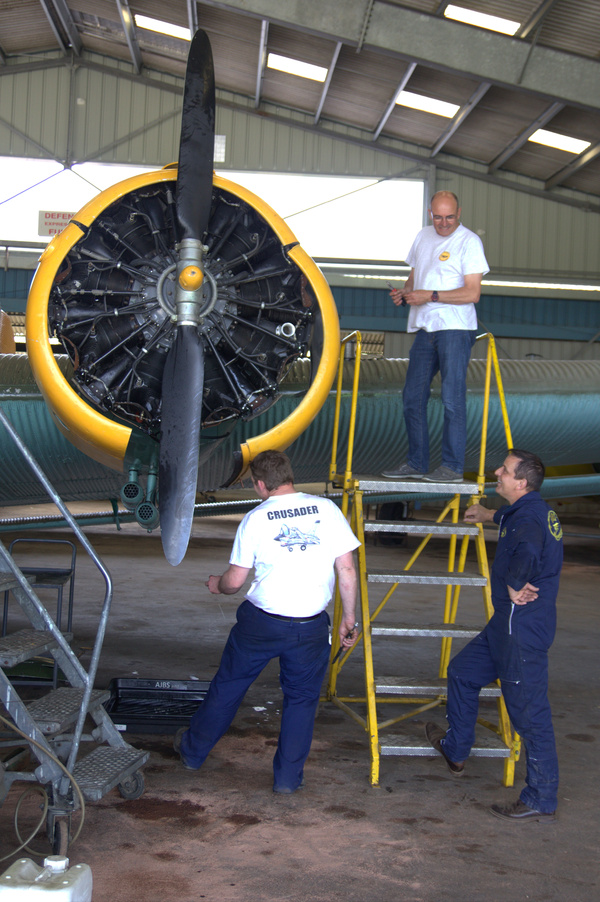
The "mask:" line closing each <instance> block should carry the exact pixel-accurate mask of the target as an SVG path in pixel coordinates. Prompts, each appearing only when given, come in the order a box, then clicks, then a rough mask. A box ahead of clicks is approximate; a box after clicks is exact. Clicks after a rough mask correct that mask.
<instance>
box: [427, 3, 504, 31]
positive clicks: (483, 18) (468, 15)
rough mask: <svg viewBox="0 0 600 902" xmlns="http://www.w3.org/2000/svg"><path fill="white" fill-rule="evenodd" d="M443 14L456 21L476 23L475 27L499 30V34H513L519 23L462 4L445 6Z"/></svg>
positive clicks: (467, 23) (468, 23)
mask: <svg viewBox="0 0 600 902" xmlns="http://www.w3.org/2000/svg"><path fill="white" fill-rule="evenodd" d="M444 16H445V17H446V18H447V19H454V20H455V21H456V22H464V23H465V24H466V25H476V26H477V28H487V30H488V31H499V32H500V34H515V32H516V31H517V30H518V29H519V27H520V25H521V23H520V22H514V21H513V20H512V19H502V18H500V16H490V15H488V14H487V13H478V12H475V10H474V9H465V7H464V6H455V5H454V4H453V3H450V4H449V5H448V6H447V7H446V9H445V10H444Z"/></svg>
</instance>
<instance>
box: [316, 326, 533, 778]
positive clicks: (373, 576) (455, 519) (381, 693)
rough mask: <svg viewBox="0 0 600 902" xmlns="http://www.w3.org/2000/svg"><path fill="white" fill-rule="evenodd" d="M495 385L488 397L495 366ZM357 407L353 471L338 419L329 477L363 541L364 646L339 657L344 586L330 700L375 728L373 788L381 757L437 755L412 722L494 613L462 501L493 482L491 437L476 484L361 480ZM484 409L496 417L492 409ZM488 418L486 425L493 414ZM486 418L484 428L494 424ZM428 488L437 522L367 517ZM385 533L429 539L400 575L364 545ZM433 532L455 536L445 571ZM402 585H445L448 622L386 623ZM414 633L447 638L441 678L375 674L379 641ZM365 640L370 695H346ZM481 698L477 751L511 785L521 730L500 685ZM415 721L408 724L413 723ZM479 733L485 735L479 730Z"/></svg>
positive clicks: (479, 530) (438, 700)
mask: <svg viewBox="0 0 600 902" xmlns="http://www.w3.org/2000/svg"><path fill="white" fill-rule="evenodd" d="M355 336H358V340H357V355H356V357H357V361H360V335H359V333H354V334H353V335H351V336H348V339H351V338H354V337H355ZM486 337H487V336H486ZM489 338H491V336H489ZM346 340H347V339H346ZM492 342H493V339H492ZM494 353H495V351H494ZM341 359H342V355H340V375H339V377H338V397H339V395H340V394H341ZM496 364H497V360H496ZM491 366H492V361H491V360H489V361H488V370H491ZM497 379H498V381H499V380H500V377H499V372H497ZM354 383H355V384H354V389H355V394H356V395H357V386H358V376H357V375H356V369H355V377H354ZM486 391H487V394H489V372H488V379H487V384H486ZM486 409H487V407H486ZM338 414H339V404H338V409H337V410H336V417H337V415H338ZM355 414H356V411H355V410H353V412H352V415H351V417H350V424H349V437H348V452H347V454H348V456H347V462H346V470H345V472H344V473H343V474H341V473H338V472H337V462H336V450H337V441H338V433H337V429H338V425H337V419H336V422H335V425H334V437H333V452H332V461H331V467H330V480H331V483H332V485H333V486H334V487H337V488H341V489H342V493H343V494H342V510H343V511H344V513H345V514H346V515H347V516H348V517H349V520H350V524H351V526H352V529H353V530H354V532H355V534H356V536H357V538H358V539H359V541H360V543H361V544H360V547H359V548H358V549H357V558H358V571H359V594H360V607H361V616H362V630H361V634H360V636H359V641H358V642H357V643H356V645H355V646H354V647H353V648H352V649H350V651H349V652H347V653H345V654H344V655H342V656H338V655H337V652H338V650H339V639H338V629H339V623H340V621H341V616H342V610H341V602H340V599H339V594H338V593H336V599H335V609H334V620H333V642H332V658H331V665H330V672H329V681H328V686H327V694H326V698H327V700H329V701H331V702H333V703H334V704H336V705H337V706H338V707H339V708H341V709H342V710H344V711H345V712H346V713H348V714H349V715H350V716H351V717H352V718H353V719H354V720H355V721H357V722H358V723H359V724H360V725H361V726H363V727H364V729H365V731H366V732H367V734H368V737H369V745H370V757H371V770H370V780H371V784H372V785H377V784H378V782H379V767H380V757H381V756H391V755H420V756H433V755H435V754H436V752H435V751H434V750H433V749H432V748H431V745H430V744H429V743H428V742H427V741H426V740H425V737H424V735H423V736H416V735H415V730H414V724H412V725H411V724H410V721H411V720H412V719H414V718H415V717H416V716H418V715H420V714H423V713H425V712H426V711H428V710H430V709H433V708H436V707H440V706H444V705H445V703H446V699H447V687H446V672H447V668H448V663H449V661H450V656H451V649H452V640H453V639H456V638H461V639H471V638H473V637H475V636H476V635H477V634H478V633H479V632H480V630H481V628H483V626H484V624H485V622H487V620H489V618H490V617H491V615H492V613H493V608H492V600H491V590H490V583H489V567H488V561H487V553H486V548H485V540H484V535H483V526H482V525H481V524H465V523H464V522H459V516H460V503H461V499H465V498H466V499H470V500H472V501H478V500H480V498H481V497H482V495H483V491H484V487H485V476H484V460H485V441H484V437H483V436H482V454H481V464H480V473H479V476H478V478H477V481H472V482H460V483H433V482H426V481H424V480H415V479H410V480H405V481H400V480H399V481H395V480H393V479H384V478H382V477H374V476H357V477H355V476H353V474H352V469H351V459H352V443H353V434H354V416H355ZM485 416H486V417H487V413H486V415H485ZM485 422H487V420H486V419H485ZM485 422H484V429H483V430H482V431H483V432H484V431H485ZM505 426H506V429H507V443H508V447H510V446H511V442H510V436H509V432H508V421H507V420H506V421H505ZM425 494H426V495H427V497H431V496H433V497H434V498H435V497H436V496H438V497H439V499H440V500H443V501H444V502H445V504H444V507H443V510H442V512H441V514H440V515H439V517H438V518H437V521H436V522H435V523H432V522H430V521H420V520H406V519H405V520H401V521H391V520H371V519H368V518H365V510H364V501H365V500H366V501H368V500H369V499H373V498H377V499H379V500H381V498H388V497H389V498H393V499H397V498H402V499H405V500H406V499H409V500H410V499H412V500H417V499H419V496H420V497H421V498H423V496H424V495H425ZM378 533H379V534H393V533H401V534H408V535H414V536H416V537H417V538H420V539H421V541H420V543H419V544H418V547H417V548H416V550H415V551H414V553H413V554H411V556H410V557H409V559H408V561H407V562H406V563H405V565H404V567H403V568H401V569H399V570H398V571H397V572H387V571H386V572H379V571H376V570H372V569H370V568H369V567H368V565H367V559H366V544H365V536H366V535H367V534H378ZM433 537H436V538H446V539H448V566H447V569H446V570H444V571H440V572H435V571H434V570H432V569H431V568H430V567H429V565H428V564H426V569H423V560H424V556H423V557H421V555H423V552H424V551H425V549H426V547H427V545H428V543H429V541H430V539H431V538H433ZM471 541H474V543H475V548H476V553H477V569H476V570H475V571H473V572H469V571H468V570H467V569H466V561H467V551H468V548H469V543H470V542H471ZM419 559H420V561H421V567H422V569H421V570H417V569H413V564H415V562H416V561H417V560H419ZM374 584H388V585H389V586H390V588H389V590H388V591H387V593H386V594H385V596H384V597H383V599H382V600H381V601H380V602H379V603H378V604H377V605H376V606H375V607H374V609H371V604H370V600H369V586H373V585H374ZM403 586H406V587H407V588H408V587H410V590H409V591H412V592H415V593H416V592H418V587H419V586H440V587H444V590H445V597H444V604H443V611H442V612H441V616H440V618H439V621H438V622H435V623H417V624H416V625H415V624H414V623H411V624H396V623H394V624H393V625H389V624H388V625H382V623H381V621H380V620H379V617H380V614H381V613H382V611H384V610H385V609H386V605H387V604H388V602H389V600H390V599H391V597H392V595H393V594H394V592H395V591H396V589H398V588H399V587H400V588H401V587H403ZM467 586H470V587H480V588H481V590H482V595H483V614H484V617H482V621H481V623H479V624H477V626H476V627H472V626H464V625H461V624H459V623H457V614H458V603H459V597H460V591H461V588H462V587H467ZM417 600H418V599H417ZM396 616H397V615H396ZM407 637H412V638H414V637H419V638H422V639H423V640H437V641H438V642H439V643H440V659H439V672H438V675H437V677H434V678H432V679H429V678H428V679H425V680H416V679H414V678H412V677H408V678H402V677H393V676H377V677H376V676H375V668H374V657H375V652H374V645H376V647H377V649H379V648H380V643H381V642H387V641H390V640H393V641H400V640H402V639H405V638H407ZM359 647H362V650H363V658H364V674H365V695H364V697H361V698H357V697H356V696H346V697H344V696H342V695H340V694H339V693H338V685H337V684H338V677H339V674H340V671H341V669H342V668H343V666H344V665H345V664H346V662H347V661H348V659H349V658H350V657H351V655H352V654H353V653H354V652H355V649H357V648H359ZM399 657H400V656H399ZM481 698H483V699H491V700H493V701H495V703H496V709H497V722H490V721H489V720H488V719H487V718H486V717H484V716H483V715H482V714H481V709H480V717H479V719H478V728H477V736H476V744H475V747H474V748H473V750H472V752H471V754H472V755H473V756H475V757H493V758H502V759H503V760H504V784H505V785H506V786H511V785H512V784H513V781H514V767H515V762H516V761H517V760H518V757H519V753H520V739H519V736H518V735H517V734H516V733H515V732H514V730H513V729H512V727H511V724H510V720H509V718H508V714H507V712H506V706H505V703H504V699H503V698H502V693H501V689H500V685H499V683H498V684H493V685H491V686H489V687H486V688H485V689H484V690H483V691H482V693H481ZM394 704H399V705H404V706H406V707H405V712H406V708H408V709H409V710H408V712H407V713H402V714H399V715H396V716H393V717H391V718H387V719H382V718H380V716H379V712H380V711H381V709H382V708H383V707H384V706H387V707H388V710H389V705H394ZM357 705H358V706H360V707H359V710H358V711H357V710H356V706H357ZM365 707H366V716H363V715H362V714H361V713H360V708H363V709H364V708H365ZM400 723H402V724H403V729H402V731H401V733H399V734H398V735H388V733H387V730H388V728H389V727H396V726H397V725H398V724H400ZM407 726H408V727H409V729H406V727H407ZM411 726H412V727H413V730H412V731H411V729H410V727H411ZM421 732H422V727H421ZM480 733H481V734H483V735H480Z"/></svg>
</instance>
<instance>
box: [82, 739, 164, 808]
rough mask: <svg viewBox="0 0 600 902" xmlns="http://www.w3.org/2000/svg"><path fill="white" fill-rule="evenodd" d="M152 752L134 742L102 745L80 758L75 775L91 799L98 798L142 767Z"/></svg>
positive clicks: (95, 800)
mask: <svg viewBox="0 0 600 902" xmlns="http://www.w3.org/2000/svg"><path fill="white" fill-rule="evenodd" d="M149 757H150V753H149V752H143V751H140V750H139V749H134V748H132V747H131V746H125V747H119V748H113V747H110V746H99V747H98V748H96V749H94V751H93V752H90V753H89V755H86V756H85V758H82V759H81V760H79V761H77V763H76V764H75V767H74V768H73V776H74V778H75V780H76V782H77V784H78V785H79V788H80V789H81V792H82V794H83V797H84V798H85V799H87V801H88V802H98V801H99V800H100V799H101V798H102V797H103V796H105V795H106V793H107V792H110V790H111V789H114V787H115V786H117V785H118V784H119V783H122V782H123V781H124V780H125V779H126V777H129V776H130V775H131V774H133V773H135V771H137V770H139V768H140V767H142V766H143V765H144V764H145V763H146V761H147V760H148V758H149Z"/></svg>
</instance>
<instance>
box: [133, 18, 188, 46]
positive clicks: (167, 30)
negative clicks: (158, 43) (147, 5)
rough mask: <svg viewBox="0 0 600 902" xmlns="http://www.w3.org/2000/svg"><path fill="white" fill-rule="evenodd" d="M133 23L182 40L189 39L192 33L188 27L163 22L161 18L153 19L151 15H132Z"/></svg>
mask: <svg viewBox="0 0 600 902" xmlns="http://www.w3.org/2000/svg"><path fill="white" fill-rule="evenodd" d="M134 19H135V24H136V25H137V26H139V28H145V29H146V30H147V31H156V32H157V33H158V34H168V35H169V37H172V38H179V39H180V40H182V41H191V39H192V35H191V32H190V30H189V28H182V27H181V26H180V25H172V24H171V22H163V21H162V20H161V19H153V18H152V17H151V16H139V15H138V14H137V13H136V14H135V16H134Z"/></svg>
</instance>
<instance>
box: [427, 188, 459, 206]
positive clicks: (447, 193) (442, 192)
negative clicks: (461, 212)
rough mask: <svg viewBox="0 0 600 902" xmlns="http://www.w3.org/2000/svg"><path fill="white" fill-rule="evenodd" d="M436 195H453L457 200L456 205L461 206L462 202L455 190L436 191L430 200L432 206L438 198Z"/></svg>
mask: <svg viewBox="0 0 600 902" xmlns="http://www.w3.org/2000/svg"><path fill="white" fill-rule="evenodd" d="M436 197H453V198H454V200H455V201H456V206H457V207H460V203H459V200H458V197H457V196H456V194H455V193H454V191H436V192H435V194H433V195H432V197H431V200H430V201H429V207H430V208H431V205H432V203H433V202H434V200H435V199H436Z"/></svg>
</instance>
